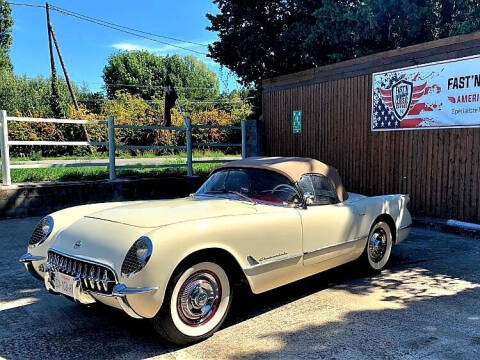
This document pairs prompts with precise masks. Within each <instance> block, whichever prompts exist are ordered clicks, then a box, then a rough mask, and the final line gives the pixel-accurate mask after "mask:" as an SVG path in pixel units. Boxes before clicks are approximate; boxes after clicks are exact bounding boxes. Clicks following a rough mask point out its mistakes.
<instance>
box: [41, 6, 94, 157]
mask: <svg viewBox="0 0 480 360" xmlns="http://www.w3.org/2000/svg"><path fill="white" fill-rule="evenodd" d="M45 9H46V11H47V28H48V29H47V30H48V45H49V49H50V64H51V68H52V94H55V96H56V99H57V100H56V103H57V104H58V90H57V85H56V80H57V75H56V69H55V59H54V56H53V46H52V39H53V42H54V44H55V49H56V50H57V55H58V58H59V60H60V64H61V66H62V70H63V75H64V76H65V81H66V82H67V87H68V91H69V92H70V96H71V98H72V101H73V106H74V107H75V110H78V102H77V98H76V97H75V93H74V92H73V87H72V83H71V82H70V77H69V76H68V72H67V67H66V66H65V62H64V61H63V57H62V53H61V52H60V46H59V45H58V41H57V37H56V36H55V32H54V31H53V26H52V24H51V22H50V7H49V5H48V3H45ZM54 88H55V89H54ZM58 109H60V104H58ZM55 115H57V116H58V115H60V114H55ZM80 126H81V129H82V133H83V137H84V139H85V141H90V138H89V136H88V132H87V128H86V127H85V125H83V124H82V125H80ZM88 150H89V152H90V153H92V150H91V149H90V148H88Z"/></svg>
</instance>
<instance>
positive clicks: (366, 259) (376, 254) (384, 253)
mask: <svg viewBox="0 0 480 360" xmlns="http://www.w3.org/2000/svg"><path fill="white" fill-rule="evenodd" d="M392 247H393V236H392V230H391V229H390V226H389V225H388V224H387V223H386V222H384V221H379V222H377V223H375V224H374V225H373V226H372V229H371V230H370V234H369V235H368V241H367V245H366V246H365V250H364V253H363V256H362V260H363V261H362V262H363V263H364V265H365V267H367V268H368V269H369V270H372V271H376V272H378V271H381V270H382V269H383V268H384V267H385V266H386V265H387V263H388V260H389V259H390V255H391V253H392Z"/></svg>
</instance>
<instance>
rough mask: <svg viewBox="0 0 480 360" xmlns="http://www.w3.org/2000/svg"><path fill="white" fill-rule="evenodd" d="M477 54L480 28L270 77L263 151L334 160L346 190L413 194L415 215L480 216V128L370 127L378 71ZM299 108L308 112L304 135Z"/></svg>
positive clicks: (266, 86) (475, 218)
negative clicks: (296, 116)
mask: <svg viewBox="0 0 480 360" xmlns="http://www.w3.org/2000/svg"><path fill="white" fill-rule="evenodd" d="M476 54H480V33H473V34H469V35H463V36H457V37H451V38H446V39H442V40H437V41H433V42H430V43H425V44H420V45H415V46H410V47H407V48H402V49H398V50H392V51H388V52H384V53H380V54H375V55H371V56H366V57H362V58H359V59H355V60H349V61H345V62H342V63H338V64H334V65H328V66H324V67H321V68H317V69H312V70H307V71H303V72H299V73H296V74H291V75H286V76H281V77H278V78H274V79H269V80H265V81H264V82H263V87H264V92H263V120H264V124H263V126H264V136H265V139H264V141H265V143H264V146H265V153H266V154H267V155H288V156H309V157H314V158H317V159H319V160H322V161H324V162H325V163H327V164H331V165H333V166H335V167H336V168H337V169H338V170H339V172H340V174H341V175H342V178H343V181H344V183H345V187H346V188H347V190H348V191H352V192H359V193H363V194H366V195H374V194H389V193H408V194H410V197H411V202H410V205H409V208H410V209H411V210H412V212H413V213H414V214H415V215H417V216H418V215H423V216H434V217H444V218H454V219H459V220H464V221H473V222H480V220H479V219H480V128H468V129H465V128H464V129H460V128H459V129H441V130H416V131H393V132H372V131H371V130H370V123H371V120H370V119H371V92H372V73H374V72H378V71H384V70H390V69H395V68H401V67H405V66H412V65H417V64H423V63H430V62H434V61H440V60H447V59H453V58H458V57H464V56H469V55H476ZM479 71H480V70H479ZM293 110H302V131H301V133H299V134H297V133H293V131H292V111H293Z"/></svg>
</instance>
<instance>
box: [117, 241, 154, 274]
mask: <svg viewBox="0 0 480 360" xmlns="http://www.w3.org/2000/svg"><path fill="white" fill-rule="evenodd" d="M152 250H153V246H152V241H151V240H150V239H149V238H148V237H146V236H142V237H141V238H140V239H138V240H137V241H135V243H134V244H133V245H132V247H131V248H130V250H128V253H127V256H125V260H123V264H122V275H123V276H129V275H133V274H135V273H137V272H139V271H140V270H142V269H143V268H144V267H145V265H147V262H148V260H149V259H150V256H151V255H152Z"/></svg>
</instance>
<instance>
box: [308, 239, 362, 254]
mask: <svg viewBox="0 0 480 360" xmlns="http://www.w3.org/2000/svg"><path fill="white" fill-rule="evenodd" d="M367 237H368V236H362V237H359V238H356V239H352V240H348V241H345V242H343V243H336V244H333V245H328V246H324V247H321V248H319V249H315V250H309V251H305V252H304V253H303V255H310V254H313V253H316V252H318V251H322V250H326V249H330V248H333V247H336V246H341V245H345V244H350V243H352V242H355V241H360V240H363V239H366V238H367Z"/></svg>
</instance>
